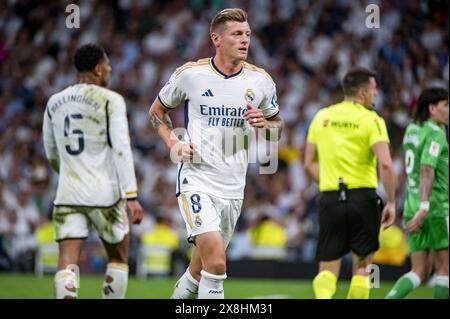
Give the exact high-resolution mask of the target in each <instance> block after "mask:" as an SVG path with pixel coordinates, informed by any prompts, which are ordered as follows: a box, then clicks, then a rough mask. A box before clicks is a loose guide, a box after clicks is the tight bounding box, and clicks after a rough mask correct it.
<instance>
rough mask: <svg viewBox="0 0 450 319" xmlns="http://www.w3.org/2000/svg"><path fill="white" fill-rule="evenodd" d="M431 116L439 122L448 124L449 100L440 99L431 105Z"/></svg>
mask: <svg viewBox="0 0 450 319" xmlns="http://www.w3.org/2000/svg"><path fill="white" fill-rule="evenodd" d="M430 117H431V119H432V120H434V121H436V122H437V123H439V124H445V125H448V100H445V101H439V102H438V103H437V104H435V105H432V106H431V107H430Z"/></svg>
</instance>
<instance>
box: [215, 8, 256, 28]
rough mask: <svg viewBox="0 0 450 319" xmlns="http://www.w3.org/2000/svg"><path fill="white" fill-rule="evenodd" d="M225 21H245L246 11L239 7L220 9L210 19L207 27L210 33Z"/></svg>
mask: <svg viewBox="0 0 450 319" xmlns="http://www.w3.org/2000/svg"><path fill="white" fill-rule="evenodd" d="M227 21H236V22H247V12H245V11H244V10H242V9H239V8H230V9H224V10H222V11H220V12H219V13H218V14H216V16H215V17H214V18H213V19H212V21H211V25H210V28H209V31H210V33H213V32H214V31H216V30H217V28H218V27H219V26H221V25H223V24H225V23H226V22H227Z"/></svg>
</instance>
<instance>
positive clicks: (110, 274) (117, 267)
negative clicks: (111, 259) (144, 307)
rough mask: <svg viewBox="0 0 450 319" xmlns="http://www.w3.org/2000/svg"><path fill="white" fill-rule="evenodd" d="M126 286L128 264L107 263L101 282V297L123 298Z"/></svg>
mask: <svg viewBox="0 0 450 319" xmlns="http://www.w3.org/2000/svg"><path fill="white" fill-rule="evenodd" d="M127 286H128V265H127V264H121V263H109V264H108V265H107V267H106V274H105V281H104V282H103V293H102V297H103V299H123V298H125V293H126V292H127Z"/></svg>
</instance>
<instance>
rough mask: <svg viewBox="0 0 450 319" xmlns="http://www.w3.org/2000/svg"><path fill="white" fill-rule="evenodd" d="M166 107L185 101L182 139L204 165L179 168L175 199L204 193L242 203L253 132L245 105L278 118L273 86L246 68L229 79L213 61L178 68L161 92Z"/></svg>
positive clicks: (259, 71) (255, 70) (262, 74)
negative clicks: (193, 146) (191, 147)
mask: <svg viewBox="0 0 450 319" xmlns="http://www.w3.org/2000/svg"><path fill="white" fill-rule="evenodd" d="M158 98H159V100H160V102H161V103H162V104H163V105H164V107H166V108H168V109H173V108H175V107H176V106H177V105H178V104H180V103H181V102H183V101H184V112H185V114H184V118H185V128H186V132H185V134H184V139H185V140H186V141H190V142H192V143H193V144H195V145H196V146H197V148H198V154H199V157H200V160H194V161H193V162H192V163H179V164H178V177H177V196H178V194H179V193H180V192H185V191H195V190H199V191H203V192H205V193H207V194H211V195H214V196H218V197H223V198H233V199H242V198H243V193H244V187H245V175H246V172H247V166H248V148H249V146H250V142H251V140H250V139H251V137H252V135H254V128H252V127H251V126H250V124H248V122H247V121H246V120H245V119H244V117H243V114H244V113H245V112H246V111H247V105H246V104H247V101H248V102H250V103H251V104H252V105H253V106H254V107H255V108H260V109H261V110H262V112H263V113H264V116H265V118H266V119H269V118H272V117H275V116H276V115H277V114H278V113H279V109H278V104H277V96H276V89H275V83H274V82H273V81H272V79H271V77H270V76H269V75H268V74H267V73H266V72H265V71H264V70H263V69H260V68H257V67H255V66H254V65H251V64H248V63H244V66H243V67H242V69H241V70H240V71H239V72H237V73H236V74H233V75H230V76H227V75H225V74H223V73H221V72H220V70H219V69H217V67H216V66H215V65H214V61H213V59H212V58H206V59H200V60H198V61H197V62H188V63H186V64H184V65H183V66H181V67H180V68H178V69H176V71H175V73H174V74H172V76H171V77H170V79H169V81H168V82H167V83H166V85H165V86H164V87H163V88H162V89H161V91H160V92H159V95H158Z"/></svg>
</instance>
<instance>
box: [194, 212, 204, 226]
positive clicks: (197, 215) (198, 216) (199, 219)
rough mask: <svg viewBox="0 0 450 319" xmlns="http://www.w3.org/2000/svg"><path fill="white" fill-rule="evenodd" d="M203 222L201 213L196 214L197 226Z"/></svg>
mask: <svg viewBox="0 0 450 319" xmlns="http://www.w3.org/2000/svg"><path fill="white" fill-rule="evenodd" d="M202 224H203V221H202V218H201V217H200V214H195V226H197V227H200V226H201V225H202Z"/></svg>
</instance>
